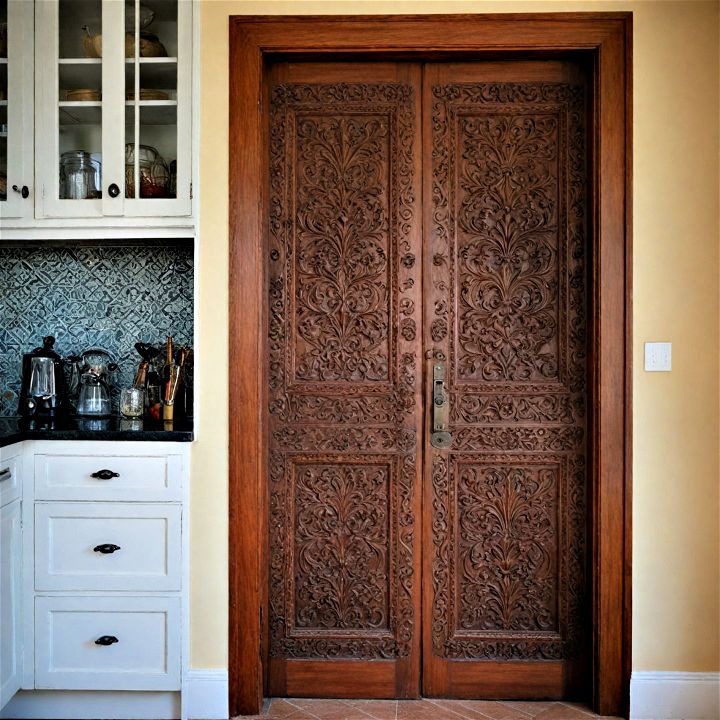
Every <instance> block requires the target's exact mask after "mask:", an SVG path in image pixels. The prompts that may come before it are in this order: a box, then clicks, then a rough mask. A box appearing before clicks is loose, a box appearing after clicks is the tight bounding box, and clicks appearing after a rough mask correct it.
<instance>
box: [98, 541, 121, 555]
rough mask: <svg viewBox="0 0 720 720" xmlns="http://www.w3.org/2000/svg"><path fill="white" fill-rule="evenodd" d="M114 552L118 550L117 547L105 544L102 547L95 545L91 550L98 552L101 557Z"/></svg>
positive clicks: (118, 547)
mask: <svg viewBox="0 0 720 720" xmlns="http://www.w3.org/2000/svg"><path fill="white" fill-rule="evenodd" d="M116 550H120V546H119V545H113V544H112V543H106V544H104V545H96V546H95V547H94V548H93V552H99V553H102V554H103V555H110V554H111V553H114V552H115V551H116Z"/></svg>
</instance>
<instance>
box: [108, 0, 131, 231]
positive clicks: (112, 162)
mask: <svg viewBox="0 0 720 720" xmlns="http://www.w3.org/2000/svg"><path fill="white" fill-rule="evenodd" d="M132 5H134V3H131V5H130V6H131V7H132ZM102 27H103V32H102V55H103V56H102V187H101V192H102V214H103V215H106V216H113V217H119V216H121V215H123V214H124V203H125V143H124V141H123V138H124V137H125V3H123V2H104V3H103V4H102ZM136 53H137V48H136ZM111 185H117V187H118V188H119V190H120V192H119V193H118V194H117V195H116V196H115V197H112V196H111V195H110V192H109V190H108V188H109V187H110V186H111Z"/></svg>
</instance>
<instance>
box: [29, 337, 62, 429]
mask: <svg viewBox="0 0 720 720" xmlns="http://www.w3.org/2000/svg"><path fill="white" fill-rule="evenodd" d="M53 345H55V338H54V337H53V336H52V335H48V336H47V337H45V338H43V345H42V347H37V348H35V349H34V350H33V351H32V352H29V353H25V354H24V355H23V361H22V385H21V388H20V405H19V407H18V413H19V414H20V415H24V416H26V417H27V416H35V415H37V416H43V417H56V416H57V415H62V414H63V413H65V412H66V410H67V390H66V386H65V371H64V367H63V366H64V363H63V359H62V358H61V357H60V355H58V354H57V353H56V352H55V351H54V350H53Z"/></svg>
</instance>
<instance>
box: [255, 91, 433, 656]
mask: <svg viewBox="0 0 720 720" xmlns="http://www.w3.org/2000/svg"><path fill="white" fill-rule="evenodd" d="M415 104H416V98H415V94H414V89H413V87H411V86H409V85H403V84H399V83H384V84H350V83H336V84H284V85H278V86H276V87H274V88H273V89H272V91H271V103H270V158H269V160H270V196H269V229H270V232H269V243H268V248H267V252H268V268H269V278H268V308H269V312H268V316H269V317H268V346H269V356H268V368H269V373H268V376H269V377H268V379H269V388H270V391H269V411H270V415H269V434H270V454H269V468H268V471H269V472H268V475H269V478H270V487H269V510H270V568H269V576H270V577H269V580H270V587H269V603H270V608H269V630H270V638H269V640H270V643H269V647H270V655H271V657H273V658H314V659H331V658H349V659H364V660H372V659H380V658H382V659H393V658H401V657H407V656H408V654H409V653H410V650H411V646H412V640H413V636H414V633H415V632H416V626H415V623H416V619H415V617H414V614H413V607H414V601H413V598H414V596H415V594H416V592H417V587H418V586H417V584H416V583H417V578H415V577H414V570H413V568H414V567H415V543H416V542H417V540H416V535H415V527H414V526H415V503H416V497H417V495H416V475H417V473H418V471H419V462H418V457H419V449H418V448H419V442H418V441H419V438H418V432H419V418H420V408H419V407H418V405H417V403H416V394H417V392H418V384H419V382H420V378H419V374H418V369H419V367H418V354H419V333H418V323H419V320H420V313H421V309H422V308H421V304H420V298H419V293H418V290H419V283H416V272H417V268H416V258H417V256H418V255H419V252H420V249H419V235H418V233H417V231H416V229H415V217H416V209H415V203H416V194H417V188H418V187H419V186H418V182H419V178H417V177H415V174H414V156H413V153H414V151H415V149H416V148H415V142H416V141H415V134H416V127H415V124H416V119H415V118H416V108H415Z"/></svg>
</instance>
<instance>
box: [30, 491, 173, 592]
mask: <svg viewBox="0 0 720 720" xmlns="http://www.w3.org/2000/svg"><path fill="white" fill-rule="evenodd" d="M180 518H181V507H180V505H164V504H160V503H154V504H146V505H145V504H140V503H36V505H35V589H36V590H40V591H47V590H65V591H80V590H99V591H112V590H128V591H152V592H154V591H158V590H162V591H173V590H180V588H181V585H182V578H181V548H180Z"/></svg>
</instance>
